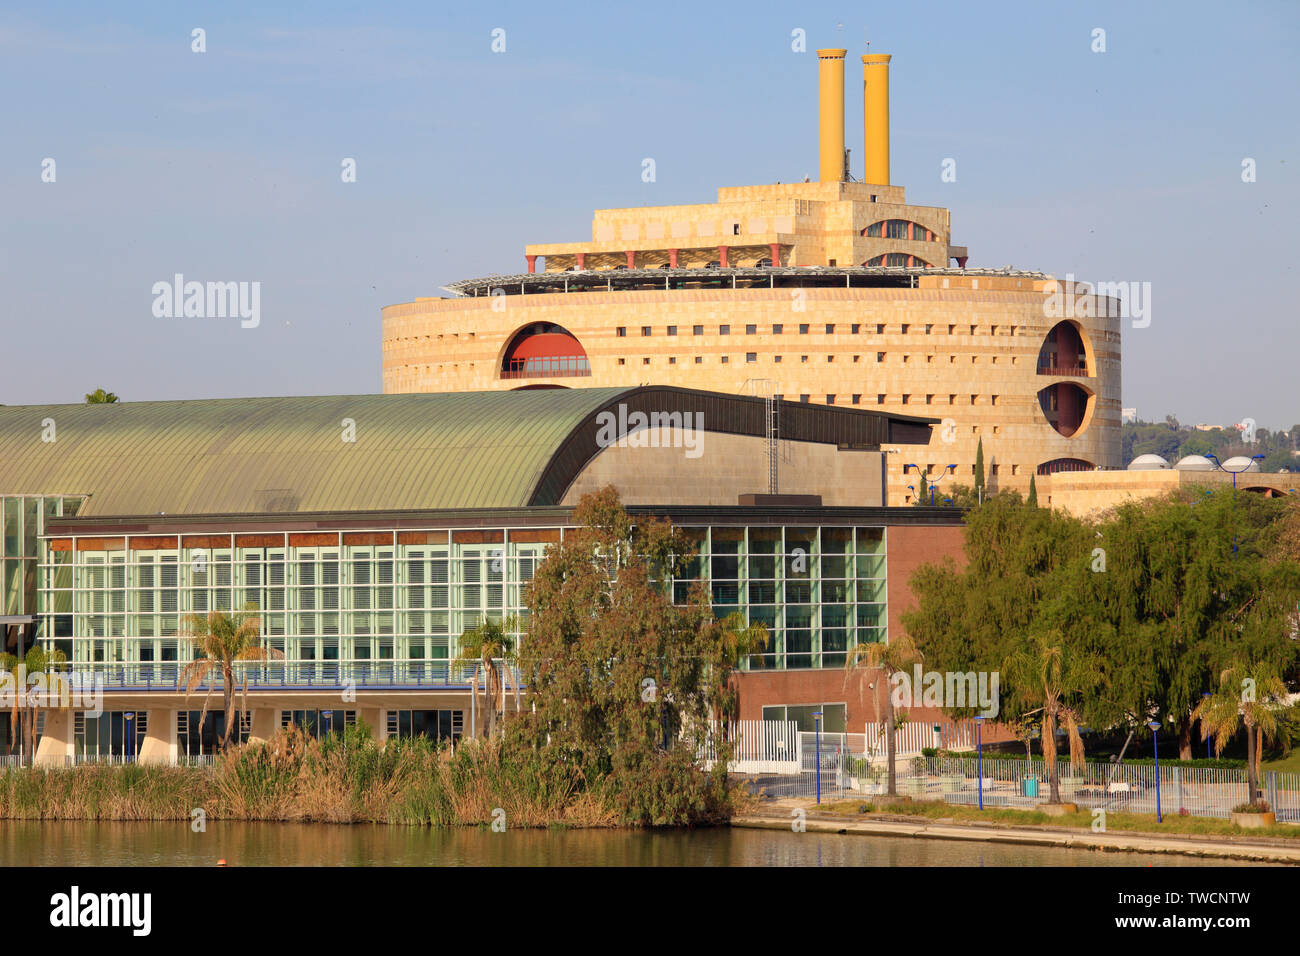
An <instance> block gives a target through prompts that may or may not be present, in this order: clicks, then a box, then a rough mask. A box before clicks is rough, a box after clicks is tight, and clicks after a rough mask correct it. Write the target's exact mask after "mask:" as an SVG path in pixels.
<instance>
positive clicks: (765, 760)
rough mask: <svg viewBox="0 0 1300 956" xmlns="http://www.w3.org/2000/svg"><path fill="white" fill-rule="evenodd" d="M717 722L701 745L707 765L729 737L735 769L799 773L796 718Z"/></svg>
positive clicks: (741, 770)
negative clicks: (724, 725) (792, 719)
mask: <svg viewBox="0 0 1300 956" xmlns="http://www.w3.org/2000/svg"><path fill="white" fill-rule="evenodd" d="M723 730H724V728H723V727H722V726H721V725H720V724H714V725H713V726H712V727H710V729H709V735H708V738H707V740H706V741H705V743H704V746H703V748H702V754H701V757H702V759H703V760H704V762H705V765H706V766H707V767H712V765H713V762H714V761H715V760H717V759H718V748H719V746H720V745H721V744H722V743H723V742H724V741H726V742H727V743H730V745H731V761H730V762H729V763H728V764H727V769H728V770H729V771H730V772H732V773H797V772H798V768H799V730H798V725H796V724H795V723H794V721H778V720H738V721H734V722H732V723H729V724H727V725H726V728H725V734H724V733H723Z"/></svg>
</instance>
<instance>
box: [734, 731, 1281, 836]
mask: <svg viewBox="0 0 1300 956" xmlns="http://www.w3.org/2000/svg"><path fill="white" fill-rule="evenodd" d="M800 736H801V738H811V737H812V735H811V734H806V735H800ZM846 736H847V737H852V736H854V735H836V734H831V735H826V734H823V735H822V740H821V749H820V753H818V751H817V750H816V749H815V743H813V742H811V741H809V740H806V739H804V740H802V741H801V742H802V746H801V759H800V772H799V773H798V774H764V775H759V776H756V777H754V778H753V779H752V780H751V786H752V787H753V788H754V789H755V790H759V789H761V790H763V791H764V792H765V793H766V794H767V795H768V796H772V797H801V798H816V797H817V796H818V795H820V798H821V799H822V800H823V801H825V800H839V799H853V798H857V797H873V796H880V795H883V794H885V793H887V792H888V769H887V767H886V764H885V761H884V760H883V759H881V758H880V756H879V755H878V754H861V753H856V754H855V753H853V752H852V751H851V750H849V749H846V748H845V747H843V746H841V745H840V743H839V741H838V740H836V739H835V738H838V737H846ZM828 737H829V738H831V739H829V740H828ZM810 743H813V746H812V747H810V746H809V744H810ZM895 769H896V784H897V791H898V794H899V796H904V797H913V798H915V799H924V800H942V801H945V802H947V803H954V804H967V805H971V806H974V805H978V804H979V803H980V802H981V801H982V802H983V805H984V806H985V807H1018V808H1021V809H1030V808H1033V807H1036V806H1038V805H1039V804H1041V803H1046V802H1047V801H1048V800H1049V799H1050V798H1051V793H1050V784H1049V782H1048V779H1047V777H1048V775H1047V771H1046V767H1045V765H1044V763H1043V761H1042V760H1041V759H1038V760H1008V759H1005V758H997V757H993V758H988V757H986V758H984V759H983V760H982V761H981V760H979V759H977V758H976V757H975V756H974V755H971V756H962V757H949V756H944V757H940V756H930V757H920V756H917V757H911V758H903V759H898V760H896V761H895ZM1057 779H1058V788H1059V793H1060V798H1061V800H1062V801H1063V802H1066V803H1075V804H1078V805H1079V806H1080V807H1083V808H1087V809H1090V810H1091V809H1103V810H1108V811H1114V812H1123V813H1141V814H1149V815H1153V816H1154V815H1155V813H1156V806H1157V803H1156V800H1157V778H1156V768H1155V766H1154V764H1094V763H1090V764H1086V765H1085V766H1083V767H1082V768H1074V767H1072V766H1071V765H1070V762H1069V760H1060V761H1058V762H1057ZM1258 786H1259V790H1260V793H1261V795H1262V797H1263V799H1264V800H1266V801H1268V804H1269V806H1270V807H1271V808H1272V809H1273V811H1274V812H1275V813H1276V814H1277V819H1278V821H1279V822H1285V823H1300V773H1283V772H1276V771H1266V772H1264V773H1263V774H1261V775H1260V779H1259V781H1258ZM1158 792H1159V806H1160V810H1161V812H1162V813H1165V814H1171V815H1185V816H1196V817H1219V818H1226V817H1228V815H1229V814H1230V813H1231V812H1232V808H1233V807H1235V806H1237V805H1238V804H1241V803H1245V802H1247V801H1248V800H1249V794H1248V788H1247V784H1246V771H1245V770H1244V769H1217V768H1210V767H1180V766H1168V765H1162V766H1161V767H1160V775H1159V783H1158Z"/></svg>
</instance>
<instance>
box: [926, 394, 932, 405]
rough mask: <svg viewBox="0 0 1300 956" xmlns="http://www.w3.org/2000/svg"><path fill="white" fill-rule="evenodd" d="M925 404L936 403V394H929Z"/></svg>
mask: <svg viewBox="0 0 1300 956" xmlns="http://www.w3.org/2000/svg"><path fill="white" fill-rule="evenodd" d="M925 404H927V405H933V404H934V396H933V395H927V396H925Z"/></svg>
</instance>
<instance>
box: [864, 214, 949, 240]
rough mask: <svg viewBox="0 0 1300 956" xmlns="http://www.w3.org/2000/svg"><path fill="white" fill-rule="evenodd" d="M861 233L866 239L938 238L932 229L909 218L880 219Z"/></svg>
mask: <svg viewBox="0 0 1300 956" xmlns="http://www.w3.org/2000/svg"><path fill="white" fill-rule="evenodd" d="M861 234H862V235H863V236H866V237H867V238H868V239H906V240H908V241H910V242H935V241H937V240H938V238H939V237H938V236H937V235H935V234H934V232H933V231H932V230H930V229H927V228H926V227H925V226H923V225H921V224H920V223H919V222H912V220H910V219H882V220H881V221H880V222H873V223H872V224H871V225H869V226H867V228H865V229H863V230H862V233H861Z"/></svg>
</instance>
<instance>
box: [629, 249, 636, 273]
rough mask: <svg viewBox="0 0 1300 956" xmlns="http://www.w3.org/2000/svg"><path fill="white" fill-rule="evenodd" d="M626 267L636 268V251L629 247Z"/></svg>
mask: <svg viewBox="0 0 1300 956" xmlns="http://www.w3.org/2000/svg"><path fill="white" fill-rule="evenodd" d="M627 267H628V268H629V269H635V268H636V253H635V252H633V251H632V250H631V249H629V250H628V251H627Z"/></svg>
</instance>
